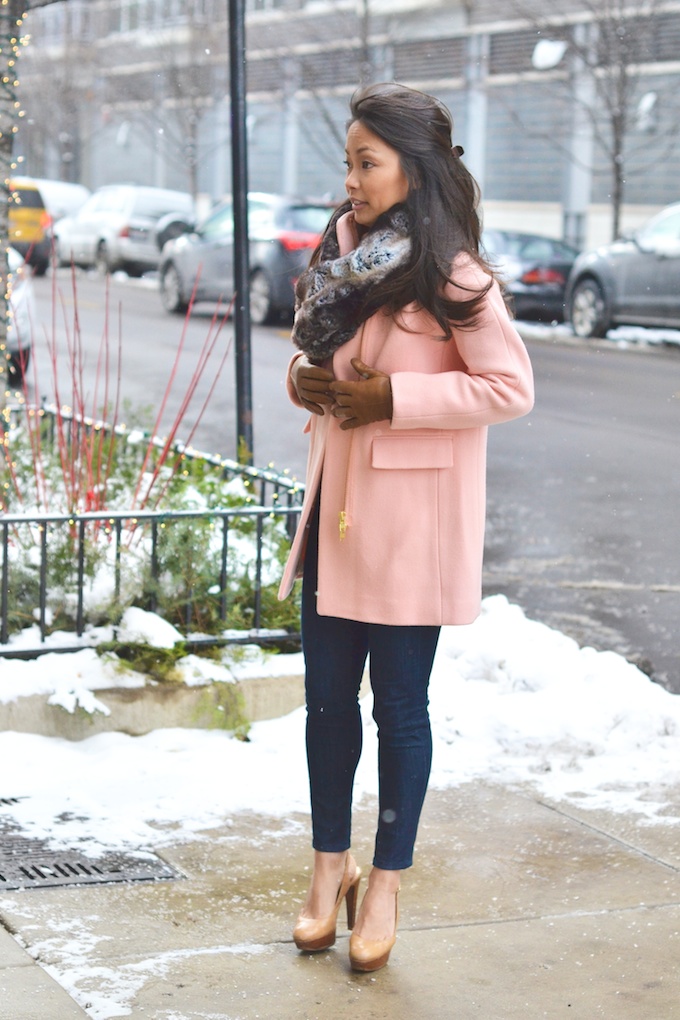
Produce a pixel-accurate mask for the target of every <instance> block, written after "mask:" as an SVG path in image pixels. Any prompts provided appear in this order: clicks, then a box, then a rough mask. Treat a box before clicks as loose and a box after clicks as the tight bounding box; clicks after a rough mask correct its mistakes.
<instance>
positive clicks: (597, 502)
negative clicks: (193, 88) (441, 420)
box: [29, 270, 680, 693]
mask: <svg viewBox="0 0 680 1020" xmlns="http://www.w3.org/2000/svg"><path fill="white" fill-rule="evenodd" d="M35 285H36V292H37V297H38V305H39V318H40V332H41V335H42V339H39V341H38V343H37V357H36V359H35V364H36V366H37V373H38V378H37V384H36V383H34V382H33V366H32V367H31V370H30V372H29V379H30V381H31V389H32V390H35V391H36V392H37V393H39V394H40V395H46V396H48V397H51V396H53V394H54V383H53V372H52V368H51V365H50V362H49V358H48V357H47V356H46V351H45V347H46V344H47V338H51V337H53V336H55V335H56V336H57V339H58V342H59V344H60V353H59V355H58V358H57V363H58V378H59V391H60V392H59V395H60V399H61V401H62V402H63V403H68V402H69V397H68V392H67V385H66V384H67V381H68V379H69V378H70V372H69V370H68V355H67V350H66V344H65V335H66V334H68V335H69V336H70V337H71V338H72V337H73V336H74V335H75V334H76V330H75V327H74V298H73V287H72V281H71V277H70V274H69V273H68V272H67V271H65V270H61V271H60V272H59V274H58V277H57V279H56V281H54V280H52V279H51V277H50V276H48V277H46V278H44V279H37V280H36V281H35ZM76 295H77V300H76V302H75V303H76V304H77V309H78V322H79V332H80V337H81V347H82V351H83V370H82V375H83V379H84V380H86V382H85V387H84V388H85V389H86V391H88V392H89V400H90V401H92V400H93V399H94V394H95V392H96V393H98V394H99V395H100V396H99V406H101V399H102V398H101V394H102V393H103V388H104V375H105V373H104V372H103V371H102V370H101V369H100V371H99V382H98V383H97V364H98V359H99V358H100V350H101V347H102V337H103V336H105V335H107V334H108V338H109V351H110V354H109V359H110V365H111V366H113V367H111V368H110V372H109V375H110V381H109V388H110V391H111V389H112V387H113V384H114V380H115V376H116V372H117V368H116V367H115V366H116V361H117V353H116V352H117V347H118V339H119V337H120V339H121V343H120V346H121V359H120V361H121V379H122V384H121V391H122V396H123V398H124V400H125V401H126V404H127V408H126V412H125V413H126V415H127V416H128V419H129V420H134V418H135V416H136V415H139V412H140V410H141V409H142V408H150V409H151V413H150V415H148V416H147V417H146V418H145V419H144V420H145V422H146V423H151V422H153V420H154V419H155V415H156V413H157V409H158V408H159V407H160V406H161V404H162V401H163V396H164V393H165V390H166V386H167V384H168V380H169V379H170V378H171V374H172V371H173V364H174V360H175V355H176V352H177V349H178V346H179V344H180V340H181V337H182V333H183V330H184V322H183V320H182V318H181V317H178V318H173V317H172V316H169V315H168V314H167V313H165V312H164V311H163V310H162V308H161V305H160V300H159V296H158V293H157V290H156V285H155V283H154V281H153V280H150V279H148V280H147V279H144V280H141V281H138V280H127V278H125V277H114V278H112V279H111V281H110V286H109V291H108V308H109V311H108V327H107V314H106V305H107V290H106V284H105V281H104V279H103V278H102V277H99V276H96V275H88V274H85V273H78V274H77V276H76ZM212 313H213V309H211V308H209V307H207V306H206V307H205V308H201V309H199V310H198V311H197V312H195V313H194V315H193V317H192V319H191V321H190V322H189V324H188V326H187V329H186V340H185V345H184V351H183V354H182V357H181V359H180V362H179V365H178V367H177V372H176V376H175V380H174V383H173V387H172V391H171V393H170V395H169V398H168V400H167V406H166V408H165V412H164V414H163V417H162V428H163V429H167V428H169V427H170V426H171V423H172V420H173V418H174V415H175V413H176V410H177V408H178V407H179V406H180V404H181V401H182V398H183V396H184V394H185V393H186V391H187V387H188V386H189V384H190V381H191V378H192V376H193V374H194V372H195V370H196V365H197V364H198V361H199V356H200V351H201V348H202V345H203V343H204V341H205V338H206V336H207V335H208V333H209V331H210V325H211V316H212ZM520 329H521V331H522V332H524V333H525V334H526V337H527V342H528V346H529V349H530V353H531V356H532V360H533V364H534V369H535V374H536V384H537V403H536V408H535V410H534V412H533V413H532V414H531V415H530V416H528V417H527V418H524V419H520V420H518V421H516V422H512V423H510V424H508V425H504V426H502V427H499V428H494V429H492V430H491V433H490V441H489V468H490V470H489V523H488V534H487V558H486V573H485V590H486V592H487V593H493V592H503V593H505V594H507V595H508V597H509V598H510V599H511V600H512V601H516V602H518V603H519V604H520V605H521V606H522V607H523V608H524V609H525V610H526V612H527V613H528V614H529V615H530V616H533V617H534V618H536V619H539V620H542V621H544V622H546V623H548V624H549V625H550V626H553V627H556V628H558V629H560V630H562V631H564V632H565V633H567V634H569V635H571V636H573V637H574V638H576V639H577V640H578V641H579V643H580V644H591V645H593V646H594V647H596V648H598V649H601V650H606V649H611V650H613V651H616V652H619V653H621V654H623V655H625V656H626V657H628V658H629V659H631V661H633V662H635V663H636V664H638V665H639V666H640V667H641V668H643V669H644V670H645V671H646V672H648V673H649V675H650V676H652V677H653V678H654V679H655V680H657V681H658V682H660V683H662V684H663V685H664V686H666V687H668V688H669V689H670V690H673V691H675V692H676V693H680V650H679V649H678V645H677V639H676V633H675V632H676V626H677V620H678V618H679V616H680V551H679V549H678V542H677V538H676V535H675V532H676V529H677V520H678V511H679V509H680V472H679V471H678V467H679V455H678V445H677V436H678V424H679V423H678V415H679V408H680V348H678V347H667V348H662V347H641V346H632V345H631V346H628V347H623V346H620V345H617V344H616V343H613V342H612V341H608V342H601V343H590V344H581V343H578V344H577V343H575V342H572V341H570V340H569V338H568V337H565V335H564V331H562V332H560V333H555V331H551V330H550V329H544V330H539V331H537V330H535V329H525V328H524V327H522V326H521V324H520ZM537 334H540V339H539V338H536V337H537ZM41 346H42V348H43V353H41ZM227 349H228V357H227V360H226V364H225V367H224V369H223V371H222V373H221V375H220V378H219V380H218V382H217V385H216V387H215V390H214V393H213V395H212V397H211V398H210V401H209V403H208V406H207V408H206V410H205V413H204V414H203V416H202V419H201V422H200V424H199V426H198V427H197V428H196V430H195V433H194V434H193V436H192V442H193V445H194V446H196V447H198V448H199V449H202V450H205V451H208V452H216V453H220V454H222V455H224V456H234V455H235V450H236V420H235V410H234V408H235V393H234V352H233V327H232V325H231V323H226V325H225V326H224V328H223V330H222V333H221V334H220V337H219V339H218V342H217V344H216V353H215V354H214V355H213V358H212V359H211V361H210V363H209V366H208V368H207V369H206V371H205V373H204V378H203V379H202V380H201V382H200V383H199V385H197V387H196V393H195V395H194V398H193V400H192V401H191V404H190V410H189V413H188V414H187V415H186V416H185V418H184V422H183V424H182V426H181V427H180V428H179V429H178V432H177V435H178V437H179V438H182V439H187V438H189V436H190V435H191V432H192V429H193V423H194V420H195V417H196V414H197V413H198V412H199V410H200V408H201V406H202V404H203V402H204V401H205V399H206V396H207V394H208V393H209V390H210V386H211V383H213V382H214V379H215V374H216V372H217V370H218V365H219V360H220V358H221V357H222V355H223V353H224V352H225V351H226V350H227ZM291 350H292V348H291V345H290V342H289V339H288V330H287V328H285V327H269V328H256V329H254V330H253V338H252V375H253V415H254V436H255V442H254V447H255V449H254V459H255V463H256V464H257V466H260V467H263V466H266V465H267V464H269V463H272V462H273V463H274V465H275V467H276V469H278V470H281V471H283V470H284V469H288V470H289V471H290V472H291V474H294V475H296V476H297V477H300V478H302V477H304V463H305V451H306V439H305V437H304V435H303V433H302V429H303V426H304V418H305V416H304V414H302V413H301V412H300V411H298V410H296V409H295V408H294V407H292V405H290V404H289V402H288V400H287V397H286V394H285V390H284V385H283V378H284V374H285V367H286V364H287V361H288V358H289V356H290V354H291ZM90 406H91V405H90ZM130 413H132V415H133V418H132V419H131V418H130V417H129V416H130Z"/></svg>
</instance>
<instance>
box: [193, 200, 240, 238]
mask: <svg viewBox="0 0 680 1020" xmlns="http://www.w3.org/2000/svg"><path fill="white" fill-rule="evenodd" d="M198 232H199V234H200V235H201V237H203V238H204V239H205V240H206V241H214V240H217V239H219V238H221V237H231V236H232V234H233V233H234V217H233V214H232V208H231V203H230V202H229V203H225V204H224V205H221V206H219V208H217V209H215V211H214V212H212V213H211V214H210V216H208V218H207V220H204V221H203V223H202V224H201V227H200V229H199V231H198Z"/></svg>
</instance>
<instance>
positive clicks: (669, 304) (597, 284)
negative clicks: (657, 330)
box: [565, 202, 680, 338]
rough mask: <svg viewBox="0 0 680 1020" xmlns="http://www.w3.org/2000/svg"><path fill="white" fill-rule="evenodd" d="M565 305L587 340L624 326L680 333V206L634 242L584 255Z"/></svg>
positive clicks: (650, 225) (660, 217)
mask: <svg viewBox="0 0 680 1020" xmlns="http://www.w3.org/2000/svg"><path fill="white" fill-rule="evenodd" d="M565 304H566V310H567V317H568V319H569V320H570V322H571V324H572V327H573V330H574V333H576V335H577V336H580V337H584V338H586V337H591V336H592V337H603V336H605V335H606V333H607V330H608V329H611V328H612V327H613V326H618V325H629V326H658V327H664V326H666V327H670V328H671V329H680V202H678V203H676V204H675V205H670V206H667V208H665V209H663V210H662V211H661V212H660V213H658V214H657V215H656V216H654V217H653V218H652V219H651V220H649V222H648V223H646V224H645V226H644V227H642V229H641V230H638V231H637V233H635V234H633V235H632V236H631V237H627V238H622V239H621V240H620V241H614V243H613V244H606V245H603V246H602V247H600V248H596V249H595V250H594V251H586V252H583V254H582V255H579V257H578V258H577V259H576V262H575V263H574V265H573V268H572V271H571V275H570V277H569V282H568V284H567V293H566V301H565Z"/></svg>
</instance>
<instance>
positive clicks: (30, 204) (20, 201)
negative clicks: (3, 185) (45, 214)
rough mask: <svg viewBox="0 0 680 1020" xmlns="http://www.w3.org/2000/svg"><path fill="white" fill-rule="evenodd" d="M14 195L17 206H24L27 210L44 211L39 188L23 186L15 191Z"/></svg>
mask: <svg viewBox="0 0 680 1020" xmlns="http://www.w3.org/2000/svg"><path fill="white" fill-rule="evenodd" d="M13 194H14V196H16V198H13V201H16V203H17V205H23V207H24V208H25V209H43V208H44V206H43V200H42V197H41V195H40V192H39V191H38V190H37V188H22V187H21V186H20V187H18V188H14V189H13Z"/></svg>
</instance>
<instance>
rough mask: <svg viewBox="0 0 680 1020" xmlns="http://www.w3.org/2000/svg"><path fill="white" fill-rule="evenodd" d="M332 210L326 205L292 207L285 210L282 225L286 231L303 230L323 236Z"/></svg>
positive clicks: (281, 218) (282, 215)
mask: <svg viewBox="0 0 680 1020" xmlns="http://www.w3.org/2000/svg"><path fill="white" fill-rule="evenodd" d="M332 212H333V209H332V208H329V207H328V206H325V205H291V206H288V207H287V208H285V209H283V210H282V212H281V216H280V225H281V227H282V228H283V229H284V230H303V231H306V232H309V233H311V234H321V233H323V231H324V230H325V229H326V227H327V226H328V221H329V219H330V218H331V213H332Z"/></svg>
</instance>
